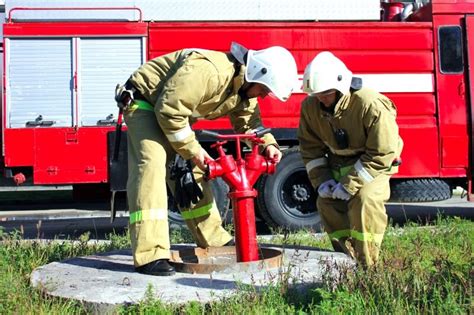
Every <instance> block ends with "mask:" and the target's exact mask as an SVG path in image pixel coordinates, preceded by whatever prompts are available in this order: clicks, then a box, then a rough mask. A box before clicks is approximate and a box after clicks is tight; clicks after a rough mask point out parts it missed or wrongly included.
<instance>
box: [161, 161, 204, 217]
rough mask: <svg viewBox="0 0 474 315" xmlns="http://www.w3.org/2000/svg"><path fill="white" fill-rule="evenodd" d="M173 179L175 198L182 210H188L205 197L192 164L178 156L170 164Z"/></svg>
mask: <svg viewBox="0 0 474 315" xmlns="http://www.w3.org/2000/svg"><path fill="white" fill-rule="evenodd" d="M169 167H170V175H171V179H172V180H174V181H175V190H174V198H175V200H176V203H177V204H178V205H179V207H180V208H185V209H188V208H190V207H191V203H193V204H196V203H198V201H199V200H201V198H202V197H203V194H202V190H201V188H200V187H199V185H198V184H197V182H196V179H195V178H194V175H193V169H192V167H191V162H190V161H186V160H184V159H183V158H182V157H181V156H180V155H179V154H176V156H175V158H174V161H172V162H171V163H170V166H169Z"/></svg>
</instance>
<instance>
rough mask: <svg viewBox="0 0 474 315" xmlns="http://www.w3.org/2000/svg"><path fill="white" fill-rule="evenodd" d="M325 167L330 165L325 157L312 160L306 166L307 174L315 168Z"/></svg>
mask: <svg viewBox="0 0 474 315" xmlns="http://www.w3.org/2000/svg"><path fill="white" fill-rule="evenodd" d="M325 165H328V160H327V159H326V158H325V157H322V158H319V159H314V160H311V161H309V162H308V163H307V164H306V172H308V173H309V172H310V171H311V170H312V169H313V168H315V167H318V166H325Z"/></svg>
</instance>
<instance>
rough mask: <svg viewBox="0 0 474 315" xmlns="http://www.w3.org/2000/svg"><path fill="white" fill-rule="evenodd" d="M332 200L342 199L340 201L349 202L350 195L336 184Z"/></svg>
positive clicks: (339, 184)
mask: <svg viewBox="0 0 474 315" xmlns="http://www.w3.org/2000/svg"><path fill="white" fill-rule="evenodd" d="M332 198H334V199H342V200H349V199H351V194H349V193H348V192H347V190H346V189H345V188H344V186H342V184H341V183H337V185H336V187H334V190H333V192H332Z"/></svg>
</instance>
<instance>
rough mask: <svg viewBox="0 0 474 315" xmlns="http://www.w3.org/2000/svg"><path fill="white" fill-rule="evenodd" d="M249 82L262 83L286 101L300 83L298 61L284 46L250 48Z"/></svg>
mask: <svg viewBox="0 0 474 315" xmlns="http://www.w3.org/2000/svg"><path fill="white" fill-rule="evenodd" d="M245 79H246V80H247V82H254V83H261V84H263V85H265V86H266V87H267V88H268V89H270V91H271V93H272V94H273V95H274V96H276V97H277V98H278V99H279V100H281V101H282V102H286V101H287V100H288V98H289V97H290V95H291V92H292V91H293V89H294V88H295V87H296V86H297V83H298V71H297V69H296V62H295V59H294V58H293V56H292V55H291V53H290V52H289V51H288V50H286V49H285V48H283V47H280V46H273V47H269V48H267V49H262V50H251V49H249V51H248V54H247V69H246V71H245Z"/></svg>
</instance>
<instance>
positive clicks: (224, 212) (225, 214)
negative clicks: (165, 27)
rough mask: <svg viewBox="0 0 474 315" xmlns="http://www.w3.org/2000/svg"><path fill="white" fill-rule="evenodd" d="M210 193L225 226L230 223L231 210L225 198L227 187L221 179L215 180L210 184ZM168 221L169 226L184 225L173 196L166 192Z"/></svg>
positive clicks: (227, 199)
mask: <svg viewBox="0 0 474 315" xmlns="http://www.w3.org/2000/svg"><path fill="white" fill-rule="evenodd" d="M211 185H212V186H211V187H212V192H213V193H214V198H215V199H216V204H217V208H218V209H219V212H220V214H221V217H222V221H223V222H224V223H226V224H228V223H231V222H232V210H231V209H230V199H229V197H228V196H227V193H228V192H229V186H228V185H227V184H226V183H225V182H224V181H223V180H222V179H221V178H216V179H214V180H212V182H211ZM168 219H169V221H170V223H171V224H173V223H174V224H177V225H185V223H184V220H183V217H182V216H181V214H180V212H179V209H178V206H177V205H176V203H175V201H174V198H173V196H172V195H171V193H170V192H169V191H168Z"/></svg>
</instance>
